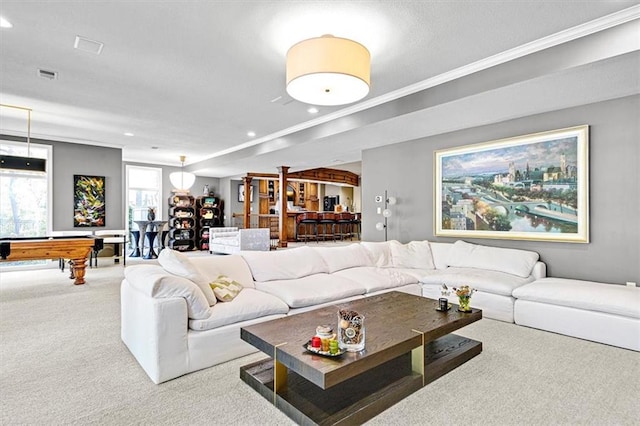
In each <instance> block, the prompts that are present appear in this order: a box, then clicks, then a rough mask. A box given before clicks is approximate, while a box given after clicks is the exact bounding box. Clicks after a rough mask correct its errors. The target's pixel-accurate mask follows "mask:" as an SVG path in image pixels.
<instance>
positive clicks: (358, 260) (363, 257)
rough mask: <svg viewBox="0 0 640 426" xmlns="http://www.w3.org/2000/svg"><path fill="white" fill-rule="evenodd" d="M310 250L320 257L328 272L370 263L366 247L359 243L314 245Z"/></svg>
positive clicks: (369, 264)
mask: <svg viewBox="0 0 640 426" xmlns="http://www.w3.org/2000/svg"><path fill="white" fill-rule="evenodd" d="M312 250H313V251H314V252H316V253H318V254H319V255H320V256H321V257H322V259H323V260H324V262H325V263H326V265H327V267H328V268H329V269H328V272H329V273H330V274H332V273H334V272H336V271H341V270H343V269H347V268H355V267H358V266H371V265H372V262H371V259H370V258H369V255H368V253H367V251H366V249H365V248H363V247H362V246H361V245H360V244H349V245H347V246H338V247H315V248H313V249H312Z"/></svg>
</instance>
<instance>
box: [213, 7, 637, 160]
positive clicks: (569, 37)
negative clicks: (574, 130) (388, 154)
mask: <svg viewBox="0 0 640 426" xmlns="http://www.w3.org/2000/svg"><path fill="white" fill-rule="evenodd" d="M637 19H640V5H636V6H631V7H629V8H626V9H623V10H620V11H618V12H614V13H611V14H609V15H606V16H603V17H601V18H597V19H594V20H592V21H589V22H585V23H583V24H580V25H577V26H575V27H571V28H568V29H566V30H562V31H559V32H557V33H554V34H551V35H549V36H546V37H543V38H540V39H538V40H534V41H532V42H529V43H525V44H523V45H520V46H517V47H514V48H512V49H509V50H505V51H504V52H501V53H498V54H495V55H493V56H489V57H487V58H484V59H481V60H479V61H476V62H472V63H470V64H467V65H464V66H461V67H459V68H455V69H453V70H451V71H447V72H445V73H442V74H439V75H437V76H435V77H431V78H428V79H426V80H422V81H420V82H417V83H415V84H411V85H409V86H405V87H403V88H401V89H398V90H394V91H392V92H389V93H386V94H384V95H380V96H377V97H375V98H372V99H368V100H366V101H363V102H360V103H358V104H355V105H352V106H349V107H346V108H343V109H341V110H339V111H335V112H332V113H330V114H327V115H324V116H322V117H318V118H315V119H313V120H309V121H305V122H304V123H300V124H297V125H295V126H291V127H288V128H286V129H283V130H281V131H278V132H275V133H272V134H269V135H266V136H263V137H261V138H259V139H255V140H252V141H249V142H245V143H242V144H239V145H236V146H234V147H232V148H228V149H224V150H222V151H219V152H216V153H215V154H213V155H210V156H208V157H207V158H205V159H203V160H201V161H206V160H209V159H212V158H216V157H221V156H223V155H226V154H230V153H232V152H237V151H240V150H243V149H246V148H250V147H252V146H256V145H260V144H262V143H265V142H269V141H273V140H275V139H278V138H281V137H284V136H287V135H290V134H292V133H296V132H299V131H302V130H305V129H309V128H311V127H314V126H317V125H320V124H324V123H328V122H330V121H333V120H336V119H338V118H342V117H345V116H348V115H351V114H355V113H357V112H360V111H364V110H366V109H369V108H373V107H376V106H378V105H382V104H385V103H387V102H391V101H394V100H396V99H399V98H402V97H405V96H408V95H412V94H414V93H417V92H420V91H422V90H425V89H429V88H431V87H435V86H438V85H440V84H444V83H447V82H449V81H453V80H456V79H459V78H462V77H466V76H468V75H471V74H474V73H476V72H479V71H483V70H485V69H488V68H491V67H494V66H496V65H500V64H504V63H507V62H509V61H513V60H514V59H518V58H522V57H524V56H527V55H531V54H533V53H536V52H540V51H542V50H545V49H548V48H550V47H554V46H558V45H561V44H564V43H568V42H570V41H573V40H577V39H580V38H583V37H587V36H589V35H591V34H595V33H598V32H601V31H604V30H607V29H609V28H613V27H616V26H619V25H622V24H625V23H627V22H631V21H634V20H637Z"/></svg>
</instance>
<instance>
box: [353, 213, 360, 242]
mask: <svg viewBox="0 0 640 426" xmlns="http://www.w3.org/2000/svg"><path fill="white" fill-rule="evenodd" d="M360 218H361V213H354V214H353V219H352V220H351V238H352V239H353V234H356V235H357V237H358V238H357V239H358V240H359V239H360V226H361V222H360Z"/></svg>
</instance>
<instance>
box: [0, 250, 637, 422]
mask: <svg viewBox="0 0 640 426" xmlns="http://www.w3.org/2000/svg"><path fill="white" fill-rule="evenodd" d="M100 262H101V266H100V267H99V268H97V269H88V270H87V274H86V279H87V284H86V285H84V286H73V285H72V284H71V281H70V280H69V279H68V278H66V274H62V273H60V272H59V271H57V270H55V269H51V270H37V271H27V272H3V273H1V274H0V343H1V348H0V364H1V366H0V373H1V376H0V392H1V394H0V416H1V417H0V423H1V424H3V425H14V424H118V425H119V424H145V425H150V424H184V425H201V424H202V425H205V424H220V425H231V424H234V425H235V424H240V425H269V424H273V425H276V424H278V425H280V424H291V423H292V422H291V421H290V420H289V419H288V418H287V417H286V416H284V415H283V414H281V413H280V412H279V411H278V410H277V409H275V408H274V407H273V406H272V405H271V404H270V403H269V402H267V401H266V400H265V399H263V398H262V397H260V396H259V395H258V394H257V393H255V392H254V391H253V390H251V389H250V388H249V387H248V386H247V385H245V384H244V383H243V382H242V381H240V379H239V373H238V370H239V367H240V366H241V365H243V364H245V363H248V362H250V361H253V360H256V359H259V358H262V357H263V356H262V355H260V354H255V355H251V356H249V357H245V358H242V359H238V360H235V361H232V362H228V363H226V364H222V365H219V366H216V367H212V368H209V369H206V370H203V371H200V372H196V373H192V374H189V375H187V376H184V377H181V378H178V379H175V380H172V381H169V382H167V383H164V384H161V385H155V384H153V383H152V382H151V381H150V380H149V379H148V377H147V376H146V374H145V373H144V372H143V371H142V369H141V368H140V367H139V366H138V364H137V363H136V361H135V360H134V358H133V357H132V356H131V354H130V353H129V352H128V350H127V348H126V347H125V346H124V344H123V343H122V342H121V341H120V311H119V309H120V308H119V305H120V303H119V285H120V281H121V279H122V274H123V272H122V271H123V269H122V266H113V265H111V262H110V261H109V260H103V259H101V260H100ZM130 263H132V262H128V264H130ZM459 334H463V335H466V336H469V337H472V338H474V339H477V340H480V341H482V342H483V344H484V351H483V352H482V354H481V355H480V356H478V357H476V358H474V359H473V360H471V361H469V362H468V363H466V364H464V365H463V366H462V367H460V368H458V369H456V370H455V371H453V372H451V373H449V374H447V375H446V376H444V377H442V378H441V379H439V380H437V381H436V382H434V383H432V384H430V385H428V386H427V387H425V388H423V389H421V390H420V391H418V392H416V393H414V394H413V395H411V396H409V397H408V398H407V399H405V400H404V401H402V402H400V403H398V404H396V405H395V406H393V407H392V408H390V409H389V410H387V411H385V412H384V413H382V414H381V415H379V416H377V417H376V418H374V419H372V420H371V421H370V422H369V423H370V424H371V425H418V424H434V425H435V424H438V425H444V424H447V425H449V424H460V425H468V424H479V425H480V424H481V425H485V424H493V425H515V424H531V425H548V424H590V425H609V424H610V425H623V424H628V425H631V424H638V418H639V417H638V416H639V413H638V408H637V407H638V405H639V404H638V395H640V384H639V383H640V354H638V353H637V352H633V351H628V350H624V349H619V348H614V347H610V346H605V345H601V344H597V343H592V342H587V341H583V340H578V339H573V338H570V337H565V336H560V335H556V334H552V333H547V332H542V331H538V330H533V329H528V328H524V327H519V326H516V325H513V324H506V323H502V322H498V321H492V320H487V319H484V320H482V321H480V322H478V323H475V324H473V325H471V326H469V327H466V328H465V329H464V330H462V331H461V332H460V333H459Z"/></svg>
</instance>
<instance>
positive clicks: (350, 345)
mask: <svg viewBox="0 0 640 426" xmlns="http://www.w3.org/2000/svg"><path fill="white" fill-rule="evenodd" d="M364 343H365V328H364V315H360V314H359V313H357V312H356V311H346V310H342V311H339V312H338V346H340V348H341V349H344V350H346V351H347V352H360V351H361V350H363V349H364Z"/></svg>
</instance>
